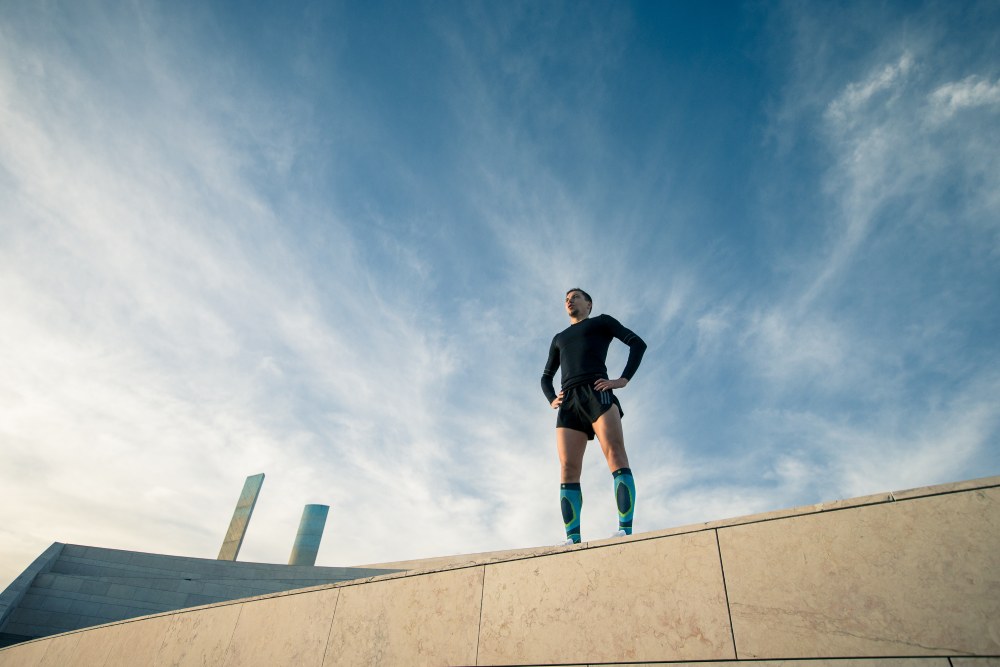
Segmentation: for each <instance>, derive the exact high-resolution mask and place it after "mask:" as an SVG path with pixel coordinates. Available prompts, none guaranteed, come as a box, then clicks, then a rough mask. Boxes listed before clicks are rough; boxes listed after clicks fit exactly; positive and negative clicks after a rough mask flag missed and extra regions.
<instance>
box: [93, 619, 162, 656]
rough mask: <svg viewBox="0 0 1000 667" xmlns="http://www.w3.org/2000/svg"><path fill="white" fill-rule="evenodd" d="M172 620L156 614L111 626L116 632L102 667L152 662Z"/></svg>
mask: <svg viewBox="0 0 1000 667" xmlns="http://www.w3.org/2000/svg"><path fill="white" fill-rule="evenodd" d="M172 620H173V619H172V618H171V617H170V616H156V617H154V618H144V619H142V620H139V621H129V622H127V623H121V624H119V625H115V626H112V627H114V628H116V630H117V632H116V633H115V638H114V643H113V644H112V646H111V651H110V652H109V653H108V658H107V660H106V661H105V662H104V664H103V667H134V666H135V665H151V664H153V660H155V659H156V654H157V653H158V652H159V651H160V647H161V646H163V639H164V637H165V636H166V634H167V628H168V627H169V626H170V622H171V621H172Z"/></svg>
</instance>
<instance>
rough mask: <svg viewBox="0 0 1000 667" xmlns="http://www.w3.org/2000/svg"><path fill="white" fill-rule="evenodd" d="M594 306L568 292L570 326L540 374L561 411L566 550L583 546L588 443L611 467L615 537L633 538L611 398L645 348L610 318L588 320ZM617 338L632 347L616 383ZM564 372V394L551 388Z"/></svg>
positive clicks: (631, 495) (628, 485)
mask: <svg viewBox="0 0 1000 667" xmlns="http://www.w3.org/2000/svg"><path fill="white" fill-rule="evenodd" d="M593 308H594V301H593V299H591V298H590V295H589V294H587V293H586V292H584V291H583V290H582V289H579V288H577V287H574V288H573V289H571V290H569V291H568V292H566V312H567V314H568V315H569V319H570V322H572V324H570V326H569V327H568V328H567V329H565V330H564V331H562V332H560V333H558V334H556V336H555V338H553V339H552V345H551V346H550V347H549V359H548V361H547V362H546V363H545V370H544V371H542V391H543V392H544V393H545V397H546V398H547V399H549V404H550V405H551V406H552V407H553V408H554V409H557V410H559V413H558V416H557V417H556V447H557V448H558V450H559V462H560V464H561V473H560V474H561V480H562V484H561V485H560V493H559V504H560V506H561V507H562V515H563V523H564V524H565V528H566V542H565V544H577V543H579V542H580V509H581V508H582V506H583V494H582V492H581V490H580V473H581V471H582V469H583V452H584V450H585V449H586V448H587V441H588V440H593V439H594V435H595V434H596V435H597V440H598V442H600V444H601V449H602V450H603V452H604V457H605V458H606V459H607V461H608V469H609V470H611V475H612V479H613V480H614V489H615V501H616V503H617V505H618V532H616V533H615V534H614V535H612V537H621V536H624V535H631V534H632V517H633V514H634V512H635V482H634V481H633V479H632V470H631V469H630V468H629V463H628V456H627V455H626V454H625V436H624V434H623V433H622V415H624V412H623V411H622V409H621V403H619V402H618V397H616V396H615V395H614V393H613V390H615V389H622V388H624V387H625V386H626V385H627V384H628V383H629V380H631V379H632V376H633V375H634V374H635V372H636V370H637V369H638V368H639V362H640V361H642V355H643V353H644V352H645V351H646V343H644V342H643V340H642V339H641V338H639V337H638V336H637V335H635V334H634V333H633V332H631V331H629V330H628V329H626V328H625V327H623V326H622V325H621V323H620V322H619V321H618V320H616V319H615V318H613V317H611V316H610V315H598V316H597V317H590V313H591V311H592V310H593ZM614 338H617V339H618V340H620V341H622V342H623V343H625V344H626V345H628V347H629V352H628V361H627V362H626V364H625V370H624V371H622V374H621V377H620V378H618V379H617V380H611V379H609V378H608V369H607V366H606V362H607V357H608V348H609V347H610V346H611V341H612V339H614ZM560 366H562V376H561V380H562V382H561V384H562V391H560V392H559V393H558V394H556V391H555V388H554V387H553V385H552V379H553V377H555V373H556V369H557V368H559V367H560Z"/></svg>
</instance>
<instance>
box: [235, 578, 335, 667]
mask: <svg viewBox="0 0 1000 667" xmlns="http://www.w3.org/2000/svg"><path fill="white" fill-rule="evenodd" d="M339 595H340V592H339V590H338V589H336V588H331V589H326V590H314V591H312V592H309V593H298V594H296V593H290V594H286V595H279V596H275V597H269V598H262V599H258V600H254V601H252V602H244V603H243V604H242V605H239V606H240V607H241V609H240V613H239V619H238V620H237V622H236V628H235V629H234V630H233V638H232V642H231V643H230V645H229V649H228V651H226V657H225V662H223V663H220V664H223V665H225V666H226V667H258V666H259V667H272V666H273V665H295V666H296V667H310V666H312V667H319V666H320V665H322V664H323V655H324V653H325V651H326V640H327V637H328V636H329V633H330V623H331V622H332V621H333V614H334V611H335V610H336V608H337V598H338V597H339Z"/></svg>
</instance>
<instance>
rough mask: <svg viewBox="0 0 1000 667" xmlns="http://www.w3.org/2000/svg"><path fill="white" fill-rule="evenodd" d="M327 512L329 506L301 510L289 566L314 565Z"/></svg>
mask: <svg viewBox="0 0 1000 667" xmlns="http://www.w3.org/2000/svg"><path fill="white" fill-rule="evenodd" d="M329 511H330V506H329V505H306V506H305V507H303V508H302V520H301V521H299V532H298V534H296V535H295V544H294V545H293V546H292V555H291V556H289V557H288V564H289V565H315V564H316V554H318V553H319V543H320V541H321V540H322V539H323V530H324V529H325V528H326V515H327V514H328V513H329Z"/></svg>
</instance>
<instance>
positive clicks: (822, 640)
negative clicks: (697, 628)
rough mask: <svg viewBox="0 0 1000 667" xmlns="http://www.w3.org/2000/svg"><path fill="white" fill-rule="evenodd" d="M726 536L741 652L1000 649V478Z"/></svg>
mask: <svg viewBox="0 0 1000 667" xmlns="http://www.w3.org/2000/svg"><path fill="white" fill-rule="evenodd" d="M719 539H720V544H721V549H722V558H723V563H724V565H725V572H726V582H727V584H728V590H729V602H730V605H731V609H732V618H733V626H734V632H735V637H736V646H737V649H738V653H739V657H740V658H793V657H829V656H852V655H854V656H859V655H867V656H879V655H886V656H890V655H891V656H905V655H924V656H927V655H948V654H966V655H970V654H971V655H997V654H1000V489H997V488H992V489H980V490H976V491H970V492H967V493H955V494H949V495H939V496H932V497H925V498H919V499H916V500H908V501H905V502H895V503H887V504H882V505H873V506H866V507H859V508H856V509H853V510H849V511H842V512H830V513H825V514H818V515H812V516H801V517H796V518H792V519H785V520H781V521H772V522H765V523H757V524H750V525H745V526H738V527H732V528H724V529H720V530H719Z"/></svg>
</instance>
